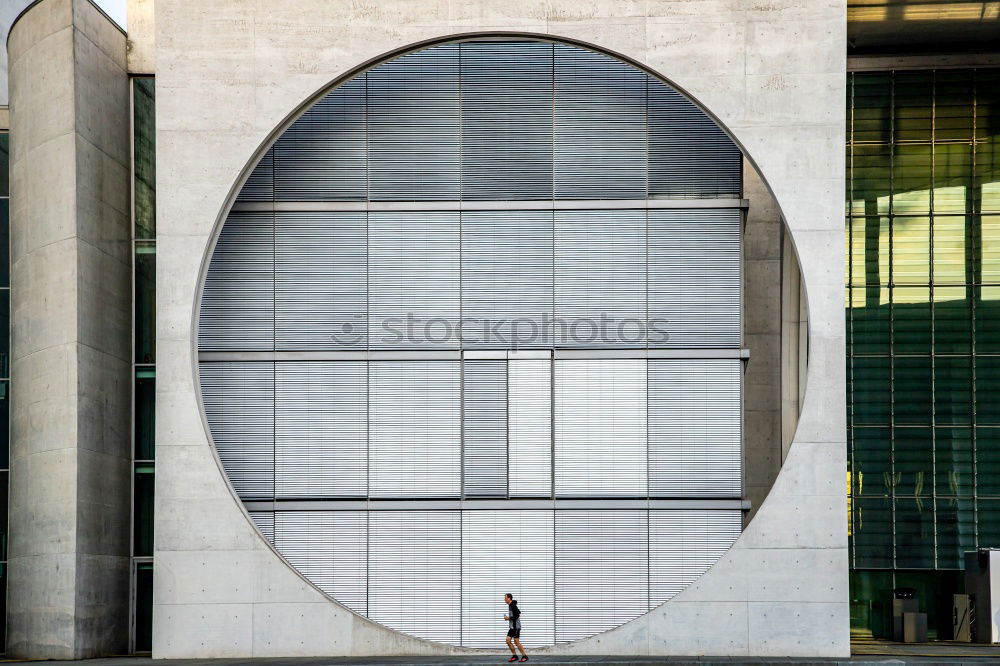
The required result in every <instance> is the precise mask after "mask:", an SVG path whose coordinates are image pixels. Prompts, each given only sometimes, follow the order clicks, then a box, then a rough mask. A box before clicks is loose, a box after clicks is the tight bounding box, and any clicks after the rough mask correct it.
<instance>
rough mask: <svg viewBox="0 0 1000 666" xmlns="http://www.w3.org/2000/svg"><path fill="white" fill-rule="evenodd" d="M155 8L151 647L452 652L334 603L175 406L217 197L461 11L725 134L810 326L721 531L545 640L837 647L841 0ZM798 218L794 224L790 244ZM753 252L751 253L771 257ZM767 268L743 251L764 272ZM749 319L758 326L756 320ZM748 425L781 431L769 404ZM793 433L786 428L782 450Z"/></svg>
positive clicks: (185, 406)
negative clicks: (779, 239) (652, 579)
mask: <svg viewBox="0 0 1000 666" xmlns="http://www.w3.org/2000/svg"><path fill="white" fill-rule="evenodd" d="M155 23H156V35H155V41H156V55H155V58H156V65H157V131H158V136H157V145H158V154H157V173H158V189H159V191H160V192H167V193H169V196H161V197H160V199H159V201H158V211H157V212H158V225H159V257H158V262H159V263H158V275H157V297H158V323H157V336H158V347H159V349H160V350H161V355H160V360H159V364H158V373H159V377H158V381H157V446H158V457H159V460H158V464H157V469H158V479H157V510H156V520H157V535H156V558H157V559H156V561H157V568H156V573H155V576H156V582H155V585H156V587H157V589H158V590H161V589H162V590H163V591H164V592H166V591H167V590H169V591H170V595H169V596H161V593H160V592H158V593H157V601H156V605H155V608H154V625H155V626H154V644H153V650H154V655H155V656H158V657H208V656H240V657H249V656H265V655H266V656H272V655H291V654H295V655H326V654H353V655H364V654H428V653H438V654H444V653H450V652H455V651H457V650H456V649H453V648H450V647H448V646H444V645H437V644H432V643H428V642H426V641H419V640H416V639H412V638H409V637H406V636H403V635H401V634H399V633H396V632H393V631H390V630H388V629H385V628H383V627H380V626H379V625H377V624H375V623H372V622H369V621H367V620H365V619H363V618H360V617H358V616H356V615H353V614H351V613H350V612H349V611H347V610H346V609H343V608H342V607H340V606H338V605H336V604H335V603H333V602H331V601H329V600H327V599H326V598H325V597H324V596H323V595H322V594H321V593H320V592H319V591H318V590H316V589H315V588H313V587H312V586H311V585H310V584H309V583H308V582H307V581H305V580H304V579H303V578H301V577H300V576H298V574H297V573H295V572H294V571H293V570H291V569H290V568H289V567H288V566H287V565H286V564H285V563H284V562H283V560H282V559H281V558H280V556H279V555H278V554H277V553H276V552H274V551H273V550H272V549H271V547H270V546H269V544H267V543H266V542H265V541H264V539H263V538H262V537H261V536H260V535H259V533H258V532H257V531H256V529H255V528H254V527H253V525H252V523H251V522H250V520H249V518H248V516H246V514H245V513H244V511H243V509H242V507H241V505H240V503H239V501H238V500H237V499H236V498H235V496H234V495H232V493H231V492H229V491H228V488H227V482H226V480H225V478H224V475H223V474H222V473H221V471H220V470H219V468H218V466H217V463H216V461H215V456H214V452H213V450H212V449H211V445H210V443H209V437H208V433H207V429H206V425H205V422H204V418H203V416H202V415H201V414H200V412H199V409H198V395H197V380H196V359H195V356H194V350H195V345H194V336H195V324H196V318H197V302H198V298H199V294H198V289H199V282H198V280H199V276H200V275H201V273H202V271H203V270H204V261H205V259H206V257H207V256H208V254H209V251H210V247H211V244H212V242H213V238H214V235H215V234H216V233H217V230H218V224H219V221H220V220H222V219H224V218H225V213H226V205H227V202H228V201H229V200H230V198H231V196H232V194H233V193H234V192H235V191H237V190H238V188H239V185H240V178H241V175H243V176H245V175H246V174H247V173H248V172H249V166H248V165H250V164H251V163H252V162H253V161H254V159H255V156H259V155H260V154H261V152H262V150H263V148H265V147H266V145H267V143H268V142H269V140H270V138H273V136H275V134H276V132H277V131H278V130H279V129H280V128H281V127H282V126H283V124H284V123H286V122H288V121H289V119H290V118H291V117H293V116H294V114H295V112H296V109H297V108H298V107H299V106H300V105H301V104H302V103H304V101H306V100H308V99H310V98H312V97H313V96H314V95H315V94H317V93H318V92H320V91H322V90H324V89H325V88H326V87H327V86H328V85H329V84H330V82H332V81H335V80H337V79H339V78H340V77H343V76H346V75H348V74H349V73H351V72H352V71H355V70H356V68H358V67H361V66H364V65H365V64H366V63H369V62H371V61H373V60H375V59H378V58H382V57H385V56H386V54H389V53H393V52H396V51H398V50H399V49H403V48H407V47H410V46H412V45H414V44H417V43H419V42H421V41H424V40H431V39H440V38H445V37H449V36H454V35H458V34H470V33H479V32H484V31H510V32H530V33H536V34H543V35H549V36H552V37H555V38H565V39H570V40H580V41H582V42H586V43H590V44H593V45H595V46H597V47H600V48H604V49H607V50H610V51H613V52H617V53H619V54H621V55H623V56H625V57H628V58H631V59H634V60H635V61H637V62H640V63H642V64H644V65H645V66H647V67H649V68H650V69H651V70H652V71H654V72H657V73H659V74H660V75H662V76H664V77H666V78H667V79H668V80H669V81H670V82H672V83H674V84H675V85H677V86H679V87H680V88H681V89H683V90H685V91H686V92H688V93H689V94H690V95H691V96H692V97H694V98H695V99H696V100H698V101H699V102H700V103H702V104H703V105H704V106H705V107H706V108H707V109H708V110H709V111H710V112H711V113H712V114H714V115H715V117H717V118H718V119H719V120H720V121H721V122H722V124H723V125H724V126H725V127H727V128H728V129H729V130H730V132H732V134H733V136H734V137H735V138H736V140H737V141H738V142H739V143H740V144H741V145H742V146H743V147H744V149H745V150H746V152H747V154H748V156H749V158H750V160H751V161H752V162H753V164H754V165H755V166H756V167H757V168H758V169H759V170H760V172H761V174H762V175H763V177H764V179H765V181H766V185H767V188H766V189H768V190H769V191H770V192H771V193H772V194H773V195H774V196H775V199H776V201H777V207H776V209H775V210H778V209H780V213H781V215H782V216H783V218H784V220H785V221H786V223H787V226H788V229H789V230H790V233H791V236H792V239H793V242H795V243H796V250H797V252H798V254H799V259H800V261H801V263H802V265H803V266H804V267H805V275H804V282H805V285H806V289H807V290H808V295H809V302H810V311H809V315H810V326H811V327H814V328H815V330H816V331H819V332H820V335H818V336H815V337H814V338H813V339H812V342H811V344H810V347H809V352H810V358H809V376H808V387H807V390H806V399H805V401H804V404H803V406H802V410H803V411H802V415H801V422H800V426H799V433H798V435H797V436H796V441H795V442H794V443H793V444H792V445H791V449H790V452H789V454H788V457H787V460H786V461H785V465H784V467H783V469H782V470H781V472H780V473H779V474H778V475H777V479H776V481H775V485H774V487H773V489H772V490H771V492H770V494H769V495H768V497H767V498H766V499H764V500H763V502H762V503H761V504H760V507H759V510H758V513H757V515H756V517H755V518H754V520H753V521H752V522H751V523H750V524H749V526H748V527H747V530H746V531H745V533H744V535H743V536H742V537H741V538H740V539H739V541H738V542H737V543H736V545H735V546H734V547H733V548H732V549H731V550H730V551H729V552H728V553H727V554H726V555H725V556H724V557H723V558H722V560H720V562H719V563H718V564H716V565H715V566H714V567H713V568H712V569H711V570H710V571H709V572H708V573H707V574H706V575H705V576H703V577H702V578H701V579H699V580H698V581H696V582H695V583H694V584H693V585H691V586H690V587H689V588H688V589H687V590H685V591H684V592H682V593H681V594H680V595H678V596H677V597H676V598H675V599H673V600H671V601H670V602H668V603H666V604H664V605H663V606H661V607H659V608H657V609H654V610H653V611H651V612H650V613H648V614H647V615H645V616H643V617H641V618H638V619H636V620H634V621H632V622H629V623H627V624H625V625H623V626H621V627H619V628H617V629H614V630H611V631H609V632H606V633H604V634H601V635H598V636H595V637H592V638H589V639H585V640H583V641H579V642H577V643H573V644H569V645H560V646H556V647H553V648H549V649H548V650H547V651H548V652H550V653H557V652H558V653H565V654H570V653H575V654H583V653H589V654H595V653H596V654H687V655H697V654H728V655H771V656H773V655H786V654H787V655H793V654H812V655H825V656H845V655H847V654H848V652H849V643H848V604H847V561H846V545H847V532H846V502H845V497H844V487H843V479H844V475H845V471H844V456H843V450H844V439H845V433H844V428H845V426H844V411H843V400H844V397H843V391H844V375H843V310H842V308H843V304H842V297H840V290H841V285H840V284H839V278H838V280H833V279H832V276H834V275H838V276H839V272H840V271H842V266H843V241H842V237H841V236H840V234H841V233H842V231H841V230H842V210H841V209H842V192H843V173H844V172H843V167H844V164H843V141H844V117H843V114H844V111H843V109H844V101H843V96H844V61H843V52H844V48H845V44H844V8H843V6H842V5H841V3H835V2H832V1H830V0H806V1H805V2H802V1H801V0H800V1H797V2H793V1H792V0H777V1H775V2H768V3H764V4H759V3H758V4H757V5H747V3H744V2H740V1H739V0H692V1H685V2H681V1H671V0H649V1H647V2H624V3H623V2H619V1H612V0H593V1H590V2H584V3H581V2H578V1H572V0H566V1H563V0H551V1H549V2H546V3H542V2H527V1H525V0H519V1H517V2H504V3H497V2H491V1H489V0H431V1H428V2H406V1H403V0H393V1H388V2H386V1H379V2H352V3H329V2H323V1H320V0H303V1H302V2H298V3H294V4H292V3H282V2H263V3H246V2H240V1H238V0H215V1H214V2H212V3H195V2H192V1H191V0H157V3H156V20H155ZM803 40H809V48H803ZM771 219H772V220H774V219H775V218H774V217H773V216H772V218H771ZM803 232H809V233H806V234H805V235H803V242H802V243H801V244H798V238H799V235H800V234H803ZM768 251H770V250H768ZM761 259H762V260H764V262H765V264H766V261H767V260H768V259H770V257H768V256H766V254H765V255H762V256H761ZM772 268H776V266H774V267H771V266H769V265H764V264H762V265H761V270H762V271H763V272H764V273H765V274H768V275H769V274H773V273H774V271H773V270H772V271H771V273H767V271H768V270H770V269H772ZM773 314H774V316H775V318H777V317H780V313H779V312H775V313H773ZM772 323H773V322H771V321H770V320H768V321H767V322H761V324H762V326H765V327H771V324H772ZM771 328H773V327H771ZM771 328H764V329H762V331H761V334H766V335H769V336H773V335H775V331H772V330H771ZM775 330H780V328H779V329H775ZM762 344H767V341H764V342H762ZM167 349H169V350H170V353H169V354H168V353H163V350H167ZM762 381H765V380H762ZM767 381H770V380H767ZM760 421H761V422H760V424H759V427H760V428H762V429H766V432H773V433H774V435H773V436H775V437H778V436H780V429H776V428H775V427H774V424H768V423H769V422H767V420H766V419H761V420H760ZM754 427H758V426H757V425H755V426H754ZM800 441H801V442H807V443H808V444H806V445H804V446H803V447H802V450H801V451H799V449H798V448H797V447H798V443H799V442H800ZM778 451H780V449H779V448H777V447H776V448H775V452H778ZM838 452H839V454H838ZM212 465H216V466H215V467H214V468H213V467H212ZM764 483H765V482H763V481H762V485H763V484H764ZM198 551H202V552H203V554H204V551H219V552H226V553H228V555H226V556H223V557H215V556H212V557H204V556H203V555H199V554H198ZM779 551H780V552H779ZM248 554H250V555H252V557H251V558H250V559H251V560H252V559H253V558H258V559H257V561H258V565H259V566H260V567H261V571H262V572H264V573H263V574H261V575H262V576H264V577H266V584H264V579H262V578H258V579H257V581H256V589H255V591H254V594H253V598H252V599H251V600H249V601H248V600H247V599H246V597H245V591H244V590H240V589H238V588H237V585H236V582H235V581H234V580H233V579H232V577H231V576H228V575H225V573H224V569H225V567H226V562H227V557H229V558H240V561H242V560H243V558H244V557H247V556H248ZM192 557H193V558H196V561H197V562H198V563H199V564H198V566H193V565H192V564H191V562H192V560H191V558H192ZM198 558H201V559H198ZM796 558H797V559H796ZM178 576H185V577H191V580H187V581H185V582H184V584H183V585H182V586H179V585H177V584H176V583H175V582H174V581H171V580H170V579H169V577H178ZM755 577H756V580H755ZM796 587H798V589H797V590H796V589H795V588H796ZM784 588H788V589H784ZM782 595H784V596H782ZM765 599H766V600H765ZM304 628H308V631H307V630H305V629H304Z"/></svg>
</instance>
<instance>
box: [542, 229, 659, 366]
mask: <svg viewBox="0 0 1000 666" xmlns="http://www.w3.org/2000/svg"><path fill="white" fill-rule="evenodd" d="M555 313H556V331H555V333H554V337H555V346H556V347H603V348H607V347H612V348H613V347H645V346H646V330H645V329H646V211H644V210H589V211H584V210H580V211H556V213H555Z"/></svg>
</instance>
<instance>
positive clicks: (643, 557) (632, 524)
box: [554, 511, 649, 643]
mask: <svg viewBox="0 0 1000 666" xmlns="http://www.w3.org/2000/svg"><path fill="white" fill-rule="evenodd" d="M647 521H648V512H646V511H557V512H556V516H555V528H556V529H555V551H556V556H555V573H556V576H555V590H554V592H555V606H556V609H555V610H556V637H555V638H556V642H557V643H565V642H568V641H573V640H577V639H580V638H584V637H586V636H592V635H593V634H596V633H598V632H601V631H606V630H608V629H610V628H612V627H616V626H618V625H619V624H622V623H623V622H627V621H629V620H631V619H633V618H636V617H638V616H640V615H642V614H643V613H645V612H646V610H648V609H649V587H648V585H647V581H648V578H647V577H648V575H649V542H648V537H647V529H648V528H647Z"/></svg>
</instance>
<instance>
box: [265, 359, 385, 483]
mask: <svg viewBox="0 0 1000 666" xmlns="http://www.w3.org/2000/svg"><path fill="white" fill-rule="evenodd" d="M367 384H368V368H367V365H366V364H365V363H362V362H351V361H331V362H322V361H319V362H281V363H277V364H275V424H274V425H275V452H274V457H275V460H274V463H275V496H276V497H277V498H279V499H306V498H314V499H323V498H335V497H365V496H366V495H367V493H368V464H367V458H368V441H367V432H368V404H367V394H368V390H367Z"/></svg>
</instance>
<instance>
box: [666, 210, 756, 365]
mask: <svg viewBox="0 0 1000 666" xmlns="http://www.w3.org/2000/svg"><path fill="white" fill-rule="evenodd" d="M648 215H649V241H648V242H649V276H648V280H649V287H648V289H649V295H648V308H649V320H650V327H651V336H653V337H654V338H655V337H657V336H659V335H660V334H659V333H657V331H663V332H665V333H666V335H665V336H662V337H663V338H664V339H663V340H662V342H658V343H656V346H663V347H675V348H676V347H738V346H739V345H740V342H741V340H742V322H741V312H740V309H741V293H742V275H741V268H740V266H741V263H740V257H741V252H742V250H741V241H742V218H741V214H740V212H739V211H738V210H685V209H679V210H650V211H649V212H648ZM651 346H653V345H652V344H651Z"/></svg>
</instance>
